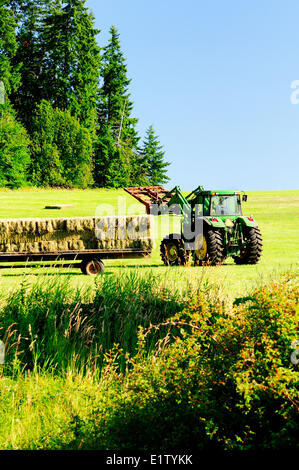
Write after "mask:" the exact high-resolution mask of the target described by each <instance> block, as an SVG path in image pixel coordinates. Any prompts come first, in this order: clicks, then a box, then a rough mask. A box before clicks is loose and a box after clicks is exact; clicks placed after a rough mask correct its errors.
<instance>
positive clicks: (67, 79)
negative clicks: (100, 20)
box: [40, 0, 100, 131]
mask: <svg viewBox="0 0 299 470" xmlns="http://www.w3.org/2000/svg"><path fill="white" fill-rule="evenodd" d="M85 3H86V1H85V0H68V1H67V2H58V3H57V4H56V5H54V7H53V8H51V9H50V11H49V14H48V15H47V17H46V18H45V20H44V24H43V29H42V31H41V38H40V39H41V43H42V44H43V48H44V50H46V51H47V53H46V54H45V60H44V72H43V76H42V81H43V98H45V99H46V100H48V101H49V102H51V103H52V104H53V106H55V107H58V108H60V109H69V110H70V112H71V113H72V115H74V116H76V117H77V118H78V119H79V120H80V122H81V123H82V124H83V125H84V126H85V127H88V128H89V129H90V130H92V131H95V121H96V103H97V91H98V81H99V67H100V49H99V47H98V45H97V42H96V35H97V34H98V32H99V31H98V30H96V29H95V28H94V18H93V16H92V14H91V13H89V12H88V10H87V8H86V7H85Z"/></svg>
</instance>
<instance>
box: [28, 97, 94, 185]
mask: <svg viewBox="0 0 299 470" xmlns="http://www.w3.org/2000/svg"><path fill="white" fill-rule="evenodd" d="M32 141H33V143H32V154H33V155H32V157H33V163H32V182H33V183H34V184H36V185H37V186H63V185H64V186H70V187H79V188H86V187H88V186H89V185H91V184H92V183H93V179H92V154H93V149H92V137H91V134H90V132H89V130H88V129H86V128H85V127H83V126H82V125H81V124H80V122H79V120H78V119H77V118H75V117H74V116H72V115H71V113H70V111H69V110H60V109H58V108H53V107H52V106H51V104H50V103H49V102H47V101H44V100H43V101H42V102H41V103H40V104H39V105H38V106H37V109H36V114H35V116H34V118H33V124H32Z"/></svg>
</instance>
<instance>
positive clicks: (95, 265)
mask: <svg viewBox="0 0 299 470" xmlns="http://www.w3.org/2000/svg"><path fill="white" fill-rule="evenodd" d="M81 271H82V273H83V274H86V275H87V276H96V275H97V274H103V272H104V271H105V266H104V263H103V261H101V260H98V259H94V258H93V259H87V260H82V263H81Z"/></svg>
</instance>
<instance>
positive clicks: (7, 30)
mask: <svg viewBox="0 0 299 470" xmlns="http://www.w3.org/2000/svg"><path fill="white" fill-rule="evenodd" d="M9 7H10V2H9V1H8V0H1V1H0V81H2V82H3V84H4V87H5V89H6V92H7V94H8V95H9V94H10V93H11V92H12V91H13V90H16V89H17V87H18V86H19V82H20V75H19V67H14V65H13V63H12V60H13V57H14V56H15V54H16V51H17V40H16V27H17V24H16V21H15V18H14V13H13V10H12V9H11V8H9Z"/></svg>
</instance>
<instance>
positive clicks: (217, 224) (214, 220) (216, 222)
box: [203, 216, 225, 228]
mask: <svg viewBox="0 0 299 470" xmlns="http://www.w3.org/2000/svg"><path fill="white" fill-rule="evenodd" d="M203 221H204V223H206V224H207V225H209V226H210V227H214V228H225V224H224V222H223V221H222V219H221V218H220V217H216V216H215V217H212V216H211V217H210V216H209V217H204V218H203Z"/></svg>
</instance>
